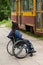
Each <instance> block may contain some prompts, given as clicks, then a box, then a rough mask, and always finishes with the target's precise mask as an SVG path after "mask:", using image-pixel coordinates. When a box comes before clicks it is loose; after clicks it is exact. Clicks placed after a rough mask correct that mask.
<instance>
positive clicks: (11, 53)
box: [7, 40, 14, 56]
mask: <svg viewBox="0 0 43 65" xmlns="http://www.w3.org/2000/svg"><path fill="white" fill-rule="evenodd" d="M11 42H12V40H10V41H9V42H8V44H7V52H8V53H9V54H10V55H11V56H14V54H13V51H12V49H13V45H14V44H13V42H12V43H11ZM10 44H11V45H12V49H11V52H10V51H9V45H10Z"/></svg>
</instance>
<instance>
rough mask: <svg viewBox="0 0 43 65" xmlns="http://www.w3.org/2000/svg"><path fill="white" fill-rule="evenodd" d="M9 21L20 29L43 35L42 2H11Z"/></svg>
mask: <svg viewBox="0 0 43 65" xmlns="http://www.w3.org/2000/svg"><path fill="white" fill-rule="evenodd" d="M11 19H12V20H13V22H17V23H18V25H19V27H20V28H22V29H24V30H26V29H27V30H29V31H34V33H35V34H38V35H43V0H11Z"/></svg>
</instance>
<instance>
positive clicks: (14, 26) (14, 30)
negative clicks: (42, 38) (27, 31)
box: [8, 22, 33, 51]
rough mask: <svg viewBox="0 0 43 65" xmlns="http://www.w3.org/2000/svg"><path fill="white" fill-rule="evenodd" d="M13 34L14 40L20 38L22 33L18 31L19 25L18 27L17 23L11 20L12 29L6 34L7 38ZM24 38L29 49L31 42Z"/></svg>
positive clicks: (31, 46)
mask: <svg viewBox="0 0 43 65" xmlns="http://www.w3.org/2000/svg"><path fill="white" fill-rule="evenodd" d="M13 36H14V38H15V40H16V41H17V40H21V39H22V34H21V32H20V31H19V27H18V24H17V23H16V22H12V30H11V31H10V33H9V35H8V38H12V37H13ZM24 40H25V42H26V43H28V44H29V46H28V48H29V49H30V51H31V50H32V48H33V45H32V43H31V42H30V41H29V40H27V39H24Z"/></svg>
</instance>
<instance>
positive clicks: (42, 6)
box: [36, 0, 43, 32]
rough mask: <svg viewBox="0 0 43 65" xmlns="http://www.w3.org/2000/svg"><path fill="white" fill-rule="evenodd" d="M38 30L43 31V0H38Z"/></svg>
mask: <svg viewBox="0 0 43 65" xmlns="http://www.w3.org/2000/svg"><path fill="white" fill-rule="evenodd" d="M36 13H37V17H36V18H37V21H36V30H37V31H38V32H43V0H36Z"/></svg>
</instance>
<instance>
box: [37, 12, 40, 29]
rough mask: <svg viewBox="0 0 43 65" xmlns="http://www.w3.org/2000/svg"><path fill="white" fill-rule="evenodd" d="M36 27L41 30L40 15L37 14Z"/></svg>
mask: <svg viewBox="0 0 43 65" xmlns="http://www.w3.org/2000/svg"><path fill="white" fill-rule="evenodd" d="M36 27H37V28H40V13H37V22H36Z"/></svg>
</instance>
